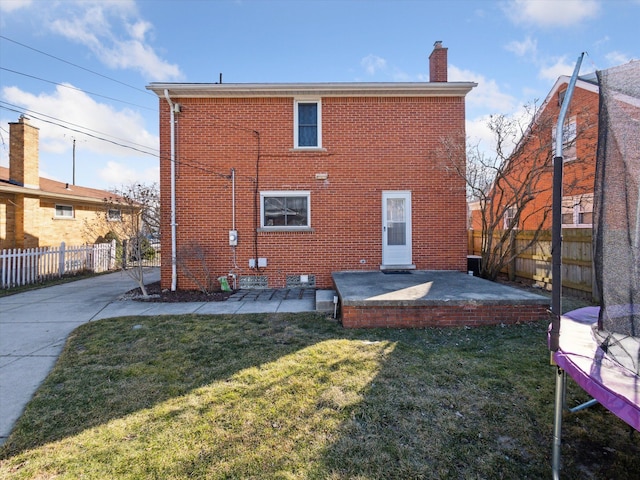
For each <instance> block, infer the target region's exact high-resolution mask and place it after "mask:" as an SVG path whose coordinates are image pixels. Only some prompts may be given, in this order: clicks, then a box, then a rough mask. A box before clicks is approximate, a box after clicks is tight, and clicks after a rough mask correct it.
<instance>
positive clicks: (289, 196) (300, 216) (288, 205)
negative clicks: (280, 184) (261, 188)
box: [260, 191, 311, 230]
mask: <svg viewBox="0 0 640 480" xmlns="http://www.w3.org/2000/svg"><path fill="white" fill-rule="evenodd" d="M310 195H311V194H310V193H309V192H307V191H287V192H261V193H260V200H261V202H260V208H261V222H260V223H261V225H260V226H261V227H262V228H265V229H273V230H278V229H284V230H286V229H291V228H294V229H299V228H310V227H311V202H310Z"/></svg>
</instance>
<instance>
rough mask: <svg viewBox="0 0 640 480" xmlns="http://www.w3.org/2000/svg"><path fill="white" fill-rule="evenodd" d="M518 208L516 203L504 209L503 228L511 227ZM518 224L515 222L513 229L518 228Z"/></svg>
mask: <svg viewBox="0 0 640 480" xmlns="http://www.w3.org/2000/svg"><path fill="white" fill-rule="evenodd" d="M517 210H518V208H517V207H516V206H515V205H511V206H510V207H507V208H505V209H504V214H503V216H502V228H503V230H508V229H509V228H511V224H512V223H514V222H515V217H516V212H517ZM518 226H519V225H518V224H517V223H515V224H514V226H513V230H518Z"/></svg>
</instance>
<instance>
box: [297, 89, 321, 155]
mask: <svg viewBox="0 0 640 480" xmlns="http://www.w3.org/2000/svg"><path fill="white" fill-rule="evenodd" d="M293 146H294V148H321V147H322V104H321V102H320V100H319V99H314V100H296V101H295V102H294V128H293Z"/></svg>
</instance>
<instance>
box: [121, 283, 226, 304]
mask: <svg viewBox="0 0 640 480" xmlns="http://www.w3.org/2000/svg"><path fill="white" fill-rule="evenodd" d="M147 293H148V294H149V298H144V297H142V294H141V292H140V289H139V288H134V289H133V290H130V291H129V292H127V293H126V294H125V295H126V296H127V297H129V298H132V299H133V300H135V301H138V302H165V303H176V302H224V301H225V300H226V299H227V298H229V297H230V296H231V295H233V292H222V291H217V292H209V293H204V292H201V291H200V290H176V291H175V292H172V291H171V290H169V289H165V290H162V289H161V288H160V282H154V283H150V284H149V285H147Z"/></svg>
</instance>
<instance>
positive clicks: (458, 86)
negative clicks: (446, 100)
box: [146, 82, 478, 98]
mask: <svg viewBox="0 0 640 480" xmlns="http://www.w3.org/2000/svg"><path fill="white" fill-rule="evenodd" d="M477 85H478V84H477V83H474V82H443V83H435V82H428V83H427V82H415V83H409V82H407V83H397V82H395V83H271V84H264V83H223V84H221V83H151V84H149V85H147V87H146V88H147V89H148V90H151V91H152V92H154V93H155V94H156V95H158V96H159V97H164V96H165V90H166V91H168V93H169V96H170V97H171V98H233V97H235V98H247V97H302V96H322V97H351V96H358V97H381V96H382V97H407V96H410V97H418V96H419V97H445V96H446V97H462V96H465V95H466V94H467V93H469V92H470V91H471V89H472V88H474V87H476V86H477Z"/></svg>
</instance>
